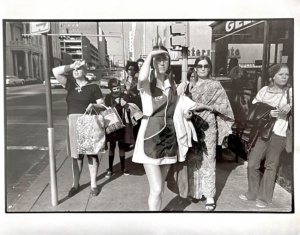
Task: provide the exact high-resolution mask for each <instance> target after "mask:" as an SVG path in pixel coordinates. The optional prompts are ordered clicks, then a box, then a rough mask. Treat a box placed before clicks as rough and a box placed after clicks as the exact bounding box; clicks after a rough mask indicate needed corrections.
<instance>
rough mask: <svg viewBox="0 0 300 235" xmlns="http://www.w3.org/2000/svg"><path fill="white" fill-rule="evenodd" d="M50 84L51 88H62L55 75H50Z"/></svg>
mask: <svg viewBox="0 0 300 235" xmlns="http://www.w3.org/2000/svg"><path fill="white" fill-rule="evenodd" d="M43 84H44V85H46V81H44V82H43ZM50 85H51V88H56V87H57V88H62V85H61V84H60V83H59V81H57V79H56V78H55V77H50Z"/></svg>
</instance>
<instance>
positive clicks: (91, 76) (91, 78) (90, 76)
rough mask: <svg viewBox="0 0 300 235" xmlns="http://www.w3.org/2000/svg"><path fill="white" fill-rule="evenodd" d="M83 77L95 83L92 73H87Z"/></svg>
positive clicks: (95, 78)
mask: <svg viewBox="0 0 300 235" xmlns="http://www.w3.org/2000/svg"><path fill="white" fill-rule="evenodd" d="M85 76H86V78H87V79H88V80H89V81H96V80H97V77H96V76H95V75H94V74H93V73H87V74H86V75H85Z"/></svg>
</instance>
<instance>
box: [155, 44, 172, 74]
mask: <svg viewBox="0 0 300 235" xmlns="http://www.w3.org/2000/svg"><path fill="white" fill-rule="evenodd" d="M157 50H163V51H166V52H167V53H162V54H159V55H156V56H154V57H153V58H152V61H151V68H152V69H155V71H156V73H160V74H165V73H169V72H170V69H171V68H170V64H171V59H170V55H169V52H168V50H167V48H165V47H164V46H154V47H153V51H157Z"/></svg>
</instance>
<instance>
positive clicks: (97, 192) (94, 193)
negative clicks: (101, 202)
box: [91, 187, 100, 197]
mask: <svg viewBox="0 0 300 235" xmlns="http://www.w3.org/2000/svg"><path fill="white" fill-rule="evenodd" d="M99 193H100V190H99V188H98V187H95V188H91V194H92V196H94V197H95V196H98V195H99Z"/></svg>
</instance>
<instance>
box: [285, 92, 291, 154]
mask: <svg viewBox="0 0 300 235" xmlns="http://www.w3.org/2000/svg"><path fill="white" fill-rule="evenodd" d="M289 91H290V89H288V90H287V103H288V104H290V103H291V101H290V94H289ZM287 121H288V128H287V130H286V144H285V150H286V152H288V153H291V152H293V116H292V111H291V112H290V113H289V114H288V115H287Z"/></svg>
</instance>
